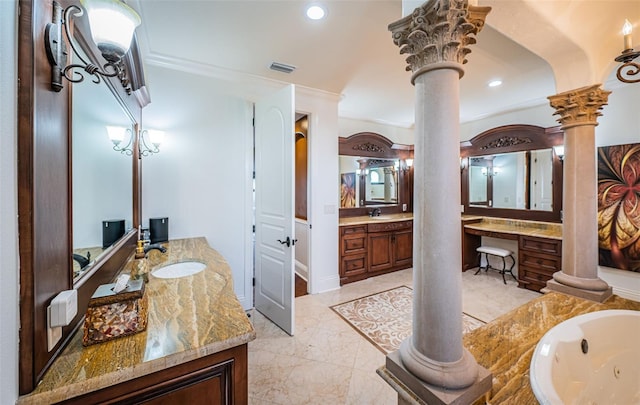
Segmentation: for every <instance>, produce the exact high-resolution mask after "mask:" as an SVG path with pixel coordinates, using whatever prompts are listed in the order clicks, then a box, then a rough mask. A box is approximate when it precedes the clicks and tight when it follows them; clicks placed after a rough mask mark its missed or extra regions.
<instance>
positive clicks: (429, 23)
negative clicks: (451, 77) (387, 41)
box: [389, 0, 491, 83]
mask: <svg viewBox="0 0 640 405" xmlns="http://www.w3.org/2000/svg"><path fill="white" fill-rule="evenodd" d="M489 11H491V7H478V6H470V5H469V2H468V0H428V1H427V2H425V3H424V4H423V5H422V6H420V7H418V8H416V9H415V10H414V12H413V14H410V15H408V16H406V17H404V18H402V19H400V20H398V21H396V22H394V23H391V24H390V25H389V31H391V33H392V34H393V42H394V43H395V44H396V45H398V46H399V47H400V53H401V54H404V53H408V54H409V56H408V57H407V59H406V61H407V64H408V66H407V67H406V70H408V71H412V72H413V76H412V77H411V82H412V83H413V82H414V81H415V78H416V77H417V76H419V75H421V74H422V73H424V72H427V71H429V70H433V69H442V68H450V69H456V70H458V71H459V72H460V77H462V75H463V74H464V70H463V69H462V66H461V65H462V64H464V63H467V60H466V55H467V54H468V53H470V52H471V50H470V49H469V48H468V45H473V44H475V43H476V40H475V38H473V37H472V36H471V35H475V34H477V33H478V32H480V30H482V28H483V27H484V20H485V18H486V16H487V14H488V13H489Z"/></svg>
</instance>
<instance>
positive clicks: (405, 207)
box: [402, 204, 407, 212]
mask: <svg viewBox="0 0 640 405" xmlns="http://www.w3.org/2000/svg"><path fill="white" fill-rule="evenodd" d="M406 210H407V204H402V212H405V211H406Z"/></svg>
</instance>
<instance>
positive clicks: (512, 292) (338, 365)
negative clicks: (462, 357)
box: [249, 269, 540, 405]
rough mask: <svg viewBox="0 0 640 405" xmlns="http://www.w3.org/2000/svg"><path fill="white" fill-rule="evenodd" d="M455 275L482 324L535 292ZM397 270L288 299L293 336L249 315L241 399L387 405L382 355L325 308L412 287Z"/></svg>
mask: <svg viewBox="0 0 640 405" xmlns="http://www.w3.org/2000/svg"><path fill="white" fill-rule="evenodd" d="M474 272H475V270H470V271H467V272H464V273H462V286H463V295H462V297H463V311H464V312H466V313H467V314H469V315H471V316H474V317H476V318H479V319H481V320H483V321H485V322H489V321H491V320H493V319H495V318H497V317H498V316H500V315H502V314H504V313H506V312H508V311H510V310H511V309H513V308H515V307H517V306H520V305H522V304H524V303H525V302H527V301H529V300H531V299H533V298H536V297H538V296H540V295H539V294H538V293H535V292H532V291H528V290H523V289H520V288H517V283H516V282H515V281H514V280H513V279H509V278H507V285H504V283H503V282H502V276H501V275H500V274H498V273H497V272H491V271H490V272H488V273H485V272H482V273H480V274H478V275H477V276H476V275H474ZM412 278H413V276H412V270H411V269H408V270H402V271H397V272H394V273H390V274H386V275H383V276H379V277H373V278H370V279H367V280H364V281H360V282H356V283H351V284H347V285H344V286H342V287H341V288H340V289H339V290H335V291H329V292H326V293H323V294H315V295H306V296H303V297H300V298H297V299H296V303H295V306H296V316H295V322H296V326H295V330H296V333H295V336H289V335H287V334H286V333H285V332H283V331H282V330H281V329H280V328H278V327H277V326H275V325H274V324H273V323H271V322H270V321H269V320H268V319H266V318H265V317H264V316H263V315H261V314H260V313H258V312H257V311H252V317H251V320H252V322H253V325H254V327H255V329H256V333H257V339H256V340H255V341H253V342H251V343H249V403H250V404H255V405H276V404H277V405H289V404H296V405H297V404H322V405H325V404H332V405H334V404H336V405H337V404H354V405H366V404H376V405H377V404H395V403H396V401H397V397H396V393H395V391H393V389H391V388H390V387H389V385H388V384H387V383H386V382H384V380H382V378H380V377H379V376H378V375H377V374H376V369H377V368H378V367H380V366H381V365H383V364H384V361H385V356H384V355H383V354H382V352H381V351H380V350H378V349H377V348H376V347H375V346H373V344H371V343H370V342H369V341H368V340H366V339H365V338H364V337H362V336H361V335H360V334H359V333H358V332H357V331H356V330H355V329H353V328H352V327H351V326H350V325H349V324H347V322H345V321H344V320H342V318H340V317H339V316H338V315H337V314H336V313H335V312H334V311H333V310H331V308H330V307H331V306H332V305H336V304H340V303H343V302H346V301H350V300H353V299H356V298H360V297H363V296H366V295H371V294H375V293H377V292H380V291H385V290H388V289H391V288H395V287H398V286H401V285H407V286H411V285H412Z"/></svg>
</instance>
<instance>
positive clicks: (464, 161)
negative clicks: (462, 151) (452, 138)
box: [460, 157, 467, 172]
mask: <svg viewBox="0 0 640 405" xmlns="http://www.w3.org/2000/svg"><path fill="white" fill-rule="evenodd" d="M466 168H467V158H463V157H461V158H460V172H462V171H463V170H464V169H466Z"/></svg>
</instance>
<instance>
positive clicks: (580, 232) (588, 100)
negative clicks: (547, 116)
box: [547, 85, 611, 299]
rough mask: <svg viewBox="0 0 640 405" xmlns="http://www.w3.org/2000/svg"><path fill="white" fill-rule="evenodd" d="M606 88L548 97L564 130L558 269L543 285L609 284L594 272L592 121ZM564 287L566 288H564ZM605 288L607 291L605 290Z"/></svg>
mask: <svg viewBox="0 0 640 405" xmlns="http://www.w3.org/2000/svg"><path fill="white" fill-rule="evenodd" d="M609 93H610V92H608V91H604V90H602V89H600V85H593V86H587V87H583V88H580V89H576V90H571V91H568V92H565V93H561V94H558V95H555V96H551V97H549V100H550V103H551V106H552V107H554V108H555V109H556V112H555V115H558V116H559V118H558V122H560V124H561V125H562V129H563V130H564V150H565V155H564V162H563V168H564V172H563V185H564V186H563V202H562V209H563V232H562V271H559V272H557V273H555V274H554V275H553V281H555V282H556V283H559V284H560V285H559V286H558V285H557V284H556V283H554V282H550V283H549V284H548V285H547V287H548V288H549V289H552V290H559V291H563V292H567V293H572V289H576V290H577V292H578V294H576V295H580V294H579V290H584V291H585V292H605V294H604V295H602V294H601V293H598V294H600V295H601V296H602V298H603V299H606V298H607V297H608V295H610V290H611V288H610V287H609V286H608V285H607V283H606V282H604V281H603V280H601V279H599V278H598V219H597V214H598V199H597V198H598V192H597V184H598V172H597V158H596V142H595V127H596V126H597V125H598V121H597V118H598V116H600V115H602V114H601V113H600V110H601V109H602V107H603V106H604V105H606V104H607V98H608V96H609ZM565 287H568V288H569V289H567V288H565ZM607 291H609V292H608V293H606V292H607Z"/></svg>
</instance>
